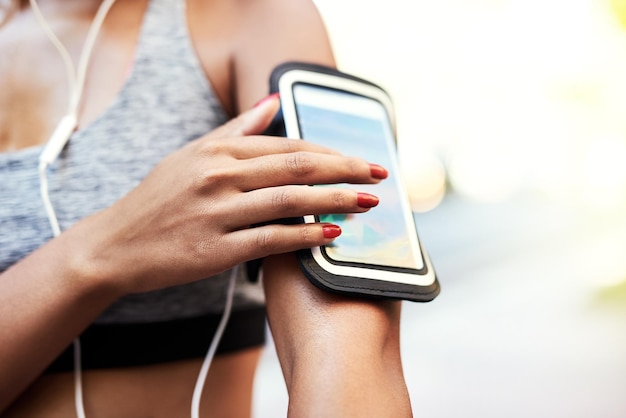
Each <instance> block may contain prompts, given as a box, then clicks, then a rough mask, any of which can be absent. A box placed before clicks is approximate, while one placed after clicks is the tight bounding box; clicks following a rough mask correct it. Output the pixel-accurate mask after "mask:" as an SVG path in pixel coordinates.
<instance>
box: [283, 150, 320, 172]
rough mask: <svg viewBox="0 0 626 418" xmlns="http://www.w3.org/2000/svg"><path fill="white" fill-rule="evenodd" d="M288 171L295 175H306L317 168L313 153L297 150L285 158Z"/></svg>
mask: <svg viewBox="0 0 626 418" xmlns="http://www.w3.org/2000/svg"><path fill="white" fill-rule="evenodd" d="M285 166H286V168H287V171H288V172H289V173H290V174H291V175H293V176H295V177H305V176H307V175H308V174H310V173H311V172H312V171H313V170H314V169H315V164H314V163H313V160H312V158H311V155H310V154H308V153H306V152H296V153H292V154H289V155H287V157H286V158H285Z"/></svg>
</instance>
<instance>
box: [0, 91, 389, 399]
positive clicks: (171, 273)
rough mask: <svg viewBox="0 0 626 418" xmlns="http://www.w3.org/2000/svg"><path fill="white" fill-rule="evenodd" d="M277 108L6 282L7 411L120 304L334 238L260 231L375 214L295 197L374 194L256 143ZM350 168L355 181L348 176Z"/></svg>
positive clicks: (293, 144) (194, 148)
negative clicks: (341, 185)
mask: <svg viewBox="0 0 626 418" xmlns="http://www.w3.org/2000/svg"><path fill="white" fill-rule="evenodd" d="M277 107H278V103H277V100H276V99H275V98H270V99H268V100H265V101H264V102H262V103H261V104H260V105H259V106H257V107H255V108H254V109H252V110H251V111H248V112H246V113H243V114H242V115H241V116H240V117H238V118H236V119H234V120H233V121H231V122H229V123H228V124H226V125H224V126H222V127H220V128H218V129H217V130H215V131H213V132H212V133H210V134H208V135H206V136H204V137H202V138H200V139H198V140H196V141H193V142H192V143H190V144H188V145H187V146H185V147H184V148H182V149H180V150H178V151H177V152H175V153H173V154H171V155H170V156H168V157H167V158H165V159H164V160H163V161H162V162H161V163H159V164H158V165H157V166H156V167H155V169H154V170H153V171H152V172H151V173H150V174H149V175H148V176H147V178H146V179H145V180H144V181H142V182H141V183H140V184H139V186H138V187H137V188H135V189H134V190H132V191H131V192H130V193H129V194H128V195H126V196H125V197H124V198H122V199H121V200H119V201H118V202H116V203H115V204H114V205H113V206H112V207H110V208H108V209H105V210H103V211H101V212H98V213H96V214H94V215H92V216H90V217H87V218H85V219H83V220H82V221H80V222H78V223H77V224H75V225H74V226H73V227H72V228H70V229H68V230H67V231H65V232H64V233H62V234H61V235H60V236H59V237H58V238H56V239H53V240H51V241H50V242H48V243H47V244H46V245H44V246H43V247H41V248H40V249H39V250H37V251H35V252H34V253H32V254H31V255H30V256H28V257H26V258H24V259H23V260H21V261H20V262H18V263H16V264H15V265H13V266H12V267H11V268H9V269H8V270H7V271H5V272H4V273H2V275H0V411H2V410H4V408H6V407H7V405H8V404H9V403H10V402H11V401H12V400H13V399H14V398H15V397H16V396H17V395H19V394H20V393H21V392H22V391H23V390H24V389H25V388H26V387H27V386H28V385H29V383H30V382H32V381H33V380H34V379H35V378H36V377H37V375H38V374H39V373H41V371H42V370H43V369H44V368H45V367H46V366H47V365H48V364H49V363H50V362H51V361H52V360H53V359H54V358H55V357H56V356H57V355H58V354H59V353H60V352H61V351H62V350H63V349H64V348H65V347H67V345H69V344H70V342H71V341H72V339H73V338H74V337H75V336H76V335H78V334H80V332H81V331H82V330H83V329H84V328H86V327H87V326H88V325H89V324H90V323H91V322H92V321H93V320H94V319H95V318H96V317H97V316H98V315H99V313H100V312H102V310H104V309H105V308H106V307H107V306H108V305H109V304H111V303H112V302H113V301H114V300H116V299H117V298H119V297H120V296H122V295H126V294H129V293H135V292H141V291H148V290H153V289H157V288H163V287H167V286H171V285H176V284H182V283H185V282H190V281H193V280H196V279H200V278H203V277H209V276H212V275H214V274H217V273H219V272H222V271H224V270H227V269H229V268H231V267H232V266H234V265H236V264H238V263H241V262H243V261H246V260H250V259H253V258H260V257H264V256H266V255H269V254H275V253H283V252H286V251H293V250H295V249H297V248H303V247H309V246H313V245H320V244H322V243H328V242H330V241H332V237H333V234H332V230H331V234H329V233H328V230H327V229H326V226H323V225H293V226H283V225H266V226H262V227H257V228H249V225H252V224H259V223H262V222H266V221H269V220H272V219H277V218H282V217H289V216H301V215H303V214H305V213H311V211H327V210H332V211H337V212H346V213H348V212H364V211H366V210H367V208H362V207H359V206H358V201H357V195H356V192H349V191H347V192H344V191H341V190H334V191H333V190H332V189H328V190H313V188H310V187H300V186H293V185H294V184H310V183H316V182H323V183H324V182H327V183H337V182H343V181H348V182H356V183H375V182H377V181H378V179H376V178H375V177H373V176H372V171H371V168H370V165H369V164H368V163H367V162H365V161H362V160H357V159H351V158H347V157H342V156H339V155H337V154H336V153H333V152H331V151H329V150H325V149H323V148H320V147H314V146H313V145H311V144H304V143H303V142H301V141H294V140H287V139H285V140H276V139H274V138H267V137H260V136H249V135H253V134H257V133H259V132H262V131H263V130H264V129H265V128H266V127H267V124H268V123H269V121H270V120H271V118H272V117H273V115H274V114H275V112H276V110H277ZM208 161H210V164H207V162H208ZM302 161H306V162H307V164H301V162H302ZM349 166H351V167H353V168H355V169H354V170H351V169H347V168H342V167H349ZM209 167H210V168H209ZM250 173H255V175H253V176H251V175H250ZM336 193H344V194H345V195H344V196H343V199H336V198H335V194H336Z"/></svg>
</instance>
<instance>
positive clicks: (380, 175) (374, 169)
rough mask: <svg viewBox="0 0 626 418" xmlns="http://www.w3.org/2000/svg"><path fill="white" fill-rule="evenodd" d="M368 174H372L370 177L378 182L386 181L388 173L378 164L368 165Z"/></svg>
mask: <svg viewBox="0 0 626 418" xmlns="http://www.w3.org/2000/svg"><path fill="white" fill-rule="evenodd" d="M370 173H371V174H372V177H374V178H376V179H380V180H382V179H386V178H387V176H388V175H389V172H388V171H387V170H386V169H385V167H383V166H380V165H378V164H370Z"/></svg>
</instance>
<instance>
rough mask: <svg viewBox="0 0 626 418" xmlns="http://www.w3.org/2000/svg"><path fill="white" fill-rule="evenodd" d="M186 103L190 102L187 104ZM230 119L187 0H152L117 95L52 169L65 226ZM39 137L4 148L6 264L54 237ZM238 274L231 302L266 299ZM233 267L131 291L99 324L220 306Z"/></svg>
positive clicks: (0, 190) (186, 314)
mask: <svg viewBox="0 0 626 418" xmlns="http://www.w3.org/2000/svg"><path fill="white" fill-rule="evenodd" d="M181 109H184V111H181ZM226 120H227V115H226V113H225V112H224V110H223V109H222V107H221V105H220V103H219V102H218V100H217V99H216V97H215V94H214V92H213V90H212V87H211V86H210V84H209V83H208V81H207V79H206V77H205V75H204V73H203V71H202V68H201V65H200V63H199V61H198V58H197V57H196V55H195V52H194V50H193V47H192V44H191V41H190V38H189V34H188V31H187V24H186V20H185V10H184V1H182V0H152V1H151V2H150V4H149V7H148V10H147V12H146V14H145V16H144V20H143V24H142V28H141V34H140V38H139V42H138V45H137V48H136V58H135V62H134V66H133V69H132V71H131V73H130V75H129V77H128V79H127V80H126V82H125V84H124V86H123V88H122V90H121V91H120V93H119V95H118V96H117V98H116V99H115V101H114V103H112V104H111V105H110V107H108V108H107V109H106V111H105V112H104V113H103V114H102V115H100V116H99V117H98V118H97V119H96V120H95V121H94V122H93V123H91V124H90V125H89V126H87V127H85V128H84V129H81V130H80V131H78V132H76V133H75V134H74V135H73V136H72V138H71V140H70V142H69V144H68V146H67V147H66V149H65V150H64V151H63V152H62V154H61V156H60V158H59V159H58V160H57V161H56V163H55V164H54V165H53V166H52V167H51V169H50V170H49V176H48V178H49V183H50V198H51V201H52V203H53V205H54V207H55V210H56V212H57V216H58V219H59V222H60V225H61V229H66V228H67V227H69V226H70V225H72V224H73V223H75V222H76V221H78V220H80V219H81V218H83V217H85V216H87V215H89V214H91V213H93V212H95V211H98V210H100V209H103V208H106V207H108V206H110V205H111V204H112V203H113V202H115V201H116V200H117V199H119V198H120V197H121V196H123V195H124V194H126V193H127V192H128V191H130V190H131V189H132V188H133V187H135V186H136V185H137V184H138V183H139V182H140V181H141V180H142V179H143V178H144V176H145V175H146V174H147V173H148V172H149V171H150V170H151V169H152V167H153V166H154V165H155V164H156V163H157V162H158V161H160V160H161V159H162V158H163V157H164V156H166V155H167V154H169V153H171V152H172V151H173V150H175V149H177V148H179V147H181V146H182V145H183V144H185V143H186V142H188V141H190V140H192V139H194V138H197V137H199V136H201V135H203V134H205V133H207V132H209V131H211V130H212V129H214V128H215V127H217V126H219V125H221V124H222V123H224V122H225V121H226ZM40 151H41V147H33V148H27V149H23V150H18V151H16V152H8V153H3V154H0V179H1V181H0V272H1V271H4V270H5V269H7V268H8V267H9V266H10V265H12V264H13V263H15V262H17V261H18V260H20V259H21V258H23V257H25V256H26V255H27V254H29V253H30V252H32V251H34V250H35V249H37V248H38V247H40V246H41V245H42V244H43V243H44V242H46V241H47V240H49V239H50V238H51V237H52V234H51V230H50V226H49V223H48V220H47V218H46V215H45V212H44V209H43V206H42V203H41V199H40V196H39V179H38V174H37V158H38V156H39V153H40ZM241 270H242V272H241V274H240V277H239V282H238V286H237V292H236V297H235V301H234V308H233V309H234V310H235V311H236V310H242V309H244V310H245V309H248V308H251V307H252V308H253V307H258V306H261V305H262V300H263V297H262V291H261V289H260V288H259V286H258V284H253V283H249V282H248V281H247V280H245V277H244V276H245V272H244V271H243V270H245V269H241ZM229 274H230V273H229V272H225V273H223V274H221V275H219V276H217V277H213V278H210V279H207V280H203V281H200V282H196V283H192V284H189V285H184V286H178V287H173V288H168V289H164V290H159V291H155V292H150V293H145V294H137V295H131V296H128V297H125V298H123V299H121V300H119V301H118V302H116V303H115V304H114V305H112V306H111V307H110V308H109V309H108V310H107V311H105V312H104V313H103V314H102V316H101V317H100V318H98V320H97V321H96V324H125V323H135V324H137V323H149V322H155V321H168V320H174V319H182V318H193V317H198V316H201V315H206V314H212V313H217V312H221V310H222V309H223V303H224V292H225V287H226V285H227V282H228V277H229Z"/></svg>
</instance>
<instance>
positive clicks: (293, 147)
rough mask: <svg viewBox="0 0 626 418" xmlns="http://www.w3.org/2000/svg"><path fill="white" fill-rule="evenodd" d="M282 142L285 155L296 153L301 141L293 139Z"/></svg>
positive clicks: (283, 139) (284, 139)
mask: <svg viewBox="0 0 626 418" xmlns="http://www.w3.org/2000/svg"><path fill="white" fill-rule="evenodd" d="M280 141H281V146H282V149H283V152H284V153H293V152H296V151H297V150H298V145H299V144H300V142H299V141H300V140H295V139H291V138H281V139H280Z"/></svg>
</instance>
